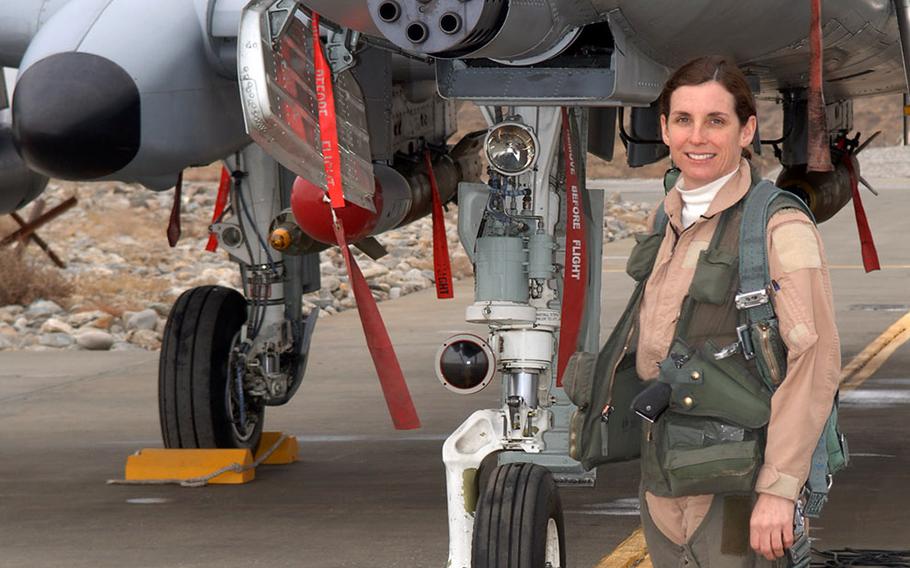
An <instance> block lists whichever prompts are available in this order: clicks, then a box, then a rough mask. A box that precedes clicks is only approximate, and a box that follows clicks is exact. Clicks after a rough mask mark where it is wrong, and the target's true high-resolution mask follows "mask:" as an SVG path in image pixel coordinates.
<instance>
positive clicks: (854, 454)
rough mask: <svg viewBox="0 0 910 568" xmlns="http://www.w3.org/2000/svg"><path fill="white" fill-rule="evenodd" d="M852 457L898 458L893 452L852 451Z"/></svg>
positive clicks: (813, 527) (813, 528)
mask: <svg viewBox="0 0 910 568" xmlns="http://www.w3.org/2000/svg"><path fill="white" fill-rule="evenodd" d="M850 457H851V458H896V457H897V456H895V455H893V454H868V453H865V454H864V453H859V454H858V453H855V452H850ZM812 530H815V525H813V526H812Z"/></svg>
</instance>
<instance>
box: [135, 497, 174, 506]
mask: <svg viewBox="0 0 910 568" xmlns="http://www.w3.org/2000/svg"><path fill="white" fill-rule="evenodd" d="M126 502H127V503H129V504H130V505H160V504H162V503H170V502H171V499H165V498H164V497H137V498H135V499H127V500H126Z"/></svg>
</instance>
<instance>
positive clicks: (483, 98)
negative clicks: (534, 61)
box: [436, 60, 650, 106]
mask: <svg viewBox="0 0 910 568" xmlns="http://www.w3.org/2000/svg"><path fill="white" fill-rule="evenodd" d="M436 78H437V81H438V84H439V94H440V95H442V96H443V97H446V98H455V99H466V100H472V101H475V102H477V103H478V104H488V105H497V104H500V105H562V106H584V105H593V106H607V105H623V104H631V101H617V100H608V99H605V97H604V94H605V93H610V92H612V91H613V84H614V79H615V74H614V73H613V70H611V69H597V68H553V67H548V68H533V67H470V66H467V65H465V64H464V63H462V62H459V61H448V60H437V61H436ZM648 102H650V101H648Z"/></svg>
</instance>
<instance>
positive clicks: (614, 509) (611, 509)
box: [566, 497, 640, 517]
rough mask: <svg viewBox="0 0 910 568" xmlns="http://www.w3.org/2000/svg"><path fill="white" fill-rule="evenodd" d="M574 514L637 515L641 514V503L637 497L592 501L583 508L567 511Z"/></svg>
mask: <svg viewBox="0 0 910 568" xmlns="http://www.w3.org/2000/svg"><path fill="white" fill-rule="evenodd" d="M566 513H568V514H574V515H602V516H607V517H633V516H634V517H637V516H638V515H639V514H640V505H639V503H638V498H637V497H628V498H625V499H617V500H615V501H610V502H608V503H590V504H587V505H583V506H582V508H581V509H573V510H570V511H566Z"/></svg>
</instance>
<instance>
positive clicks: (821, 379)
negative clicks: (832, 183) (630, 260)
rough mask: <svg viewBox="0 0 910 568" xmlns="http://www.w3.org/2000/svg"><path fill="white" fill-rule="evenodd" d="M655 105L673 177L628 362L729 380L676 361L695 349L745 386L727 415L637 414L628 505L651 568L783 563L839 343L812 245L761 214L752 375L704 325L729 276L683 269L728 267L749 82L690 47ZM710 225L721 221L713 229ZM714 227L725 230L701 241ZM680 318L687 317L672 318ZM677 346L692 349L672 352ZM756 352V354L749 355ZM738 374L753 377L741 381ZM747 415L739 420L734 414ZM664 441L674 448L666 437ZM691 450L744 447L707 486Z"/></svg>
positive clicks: (751, 126) (796, 216)
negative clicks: (763, 326)
mask: <svg viewBox="0 0 910 568" xmlns="http://www.w3.org/2000/svg"><path fill="white" fill-rule="evenodd" d="M660 114H661V116H660V120H661V129H662V135H663V141H664V142H665V143H666V144H667V146H669V148H670V155H671V157H672V159H673V162H674V163H675V164H676V166H677V167H678V168H679V170H680V175H679V177H678V179H677V181H676V182H675V185H674V186H673V187H672V189H671V190H670V191H669V192H668V195H667V197H666V198H665V200H664V203H663V205H664V211H665V213H666V216H667V218H668V224H667V228H666V231H665V233H663V235H662V237H658V238H659V239H660V245H659V247H658V248H657V253H656V257H653V258H654V264H653V268H652V269H651V271H650V275H649V276H647V283H646V286H645V289H644V295H643V298H642V301H641V305H640V309H639V312H638V318H639V319H638V325H637V329H638V330H639V332H638V333H639V335H638V342H637V357H636V368H637V373H638V376H639V377H640V378H641V379H642V380H645V381H648V380H654V379H657V378H658V376H659V375H661V374H662V373H664V372H667V373H670V374H673V373H677V372H685V373H688V374H686V375H684V376H683V378H682V379H680V380H682V381H689V382H691V383H692V385H691V386H692V388H693V389H695V390H693V391H692V392H701V391H697V388H699V387H700V385H698V384H696V383H697V380H698V379H702V382H703V383H704V386H708V382H711V381H713V383H714V384H715V385H717V384H721V383H723V384H726V385H732V384H734V383H733V382H731V381H727V380H721V381H718V380H717V379H715V378H712V377H710V376H705V377H704V378H702V377H701V376H700V373H699V372H696V371H692V372H691V373H689V371H688V370H687V369H689V368H692V367H690V364H691V361H689V358H690V357H695V358H696V359H697V357H698V356H699V354H701V355H702V356H703V357H704V358H707V359H710V361H708V362H706V363H705V364H704V365H705V366H704V368H705V369H707V368H712V369H713V368H715V367H718V368H719V367H723V366H724V365H726V367H725V368H727V369H728V370H729V369H733V368H734V367H735V368H737V369H739V371H735V370H734V371H731V372H732V374H733V375H735V376H737V377H739V379H740V380H741V381H745V382H744V383H743V384H742V385H740V386H744V387H745V390H742V391H741V392H743V393H753V394H749V395H748V396H745V394H744V395H743V396H740V397H739V398H734V399H733V400H735V401H736V402H735V403H734V404H728V405H726V406H727V408H722V407H719V408H720V414H723V413H724V412H727V411H729V412H731V413H732V416H733V417H734V418H736V417H737V416H738V415H737V413H739V414H740V415H742V416H741V420H731V419H729V416H726V415H724V416H722V417H721V418H723V419H714V418H712V417H710V416H708V417H705V416H704V415H703V414H704V413H701V414H699V413H698V412H695V413H694V414H693V415H691V416H683V415H681V414H678V413H664V415H662V417H661V418H659V419H658V420H657V421H656V422H654V423H653V424H646V426H645V436H644V437H643V442H642V444H643V447H642V506H641V516H642V523H643V527H644V533H645V537H646V540H647V543H648V549H649V552H650V555H651V559H652V562H653V564H654V566H656V567H658V568H663V567H671V566H673V567H675V566H721V567H724V568H727V567H730V568H732V567H737V566H744V567H745V566H776V565H778V564H779V563H783V562H784V560H781V559H783V557H784V556H785V552H786V550H787V549H788V548H789V547H790V546H791V545H792V544H793V541H794V530H793V523H794V509H795V504H796V502H797V500H798V498H799V496H800V492H801V489H802V488H803V485H804V483H805V482H806V479H807V476H808V475H809V471H810V461H811V458H812V455H813V450H814V449H815V447H816V445H817V443H818V441H819V436H820V435H821V433H822V431H823V428H824V427H825V423H826V420H827V419H828V416H829V413H830V412H831V408H832V402H833V400H834V397H835V393H836V391H837V387H838V377H839V375H840V360H841V359H840V345H839V339H838V334H837V328H836V327H835V322H834V308H833V302H832V297H831V283H830V278H829V275H828V268H827V264H826V261H825V254H824V248H823V245H822V241H821V239H820V237H819V235H818V232H817V231H816V228H815V225H814V223H813V221H812V220H811V219H810V218H809V216H807V214H806V213H804V212H803V211H802V210H801V209H799V208H798V207H788V208H783V209H781V210H779V211H777V212H775V213H774V214H773V215H771V216H770V218H769V220H768V221H767V245H768V248H767V264H768V268H769V271H770V277H771V282H772V286H770V287H769V291H770V295H771V298H770V301H771V302H772V304H773V308H774V313H775V314H776V318H777V323H778V326H777V329H776V330H771V331H774V332H776V333H777V338H778V339H777V341H778V343H781V342H782V350H781V353H782V356H781V359H780V360H779V361H778V364H776V365H775V364H770V363H769V361H770V360H766V361H765V364H764V367H763V368H762V373H763V374H764V375H763V377H759V376H758V374H759V373H758V372H757V371H758V369H759V364H756V363H755V359H753V360H752V362H751V363H750V362H749V361H747V360H746V357H744V356H742V354H740V353H736V351H737V350H738V349H741V346H739V345H738V344H737V343H736V335H735V333H733V329H732V328H735V324H732V325H730V326H728V327H730V328H731V329H725V330H723V333H720V332H716V333H715V331H716V330H715V331H712V330H711V329H710V328H711V327H712V326H719V323H718V322H720V321H724V319H725V318H726V317H727V315H725V314H728V313H729V315H730V317H741V316H740V315H737V311H736V308H735V307H734V303H735V302H734V296H735V295H736V293H737V289H736V287H735V284H736V282H734V285H733V287H732V288H731V287H730V286H729V285H728V284H727V282H726V281H725V282H722V283H720V285H718V283H717V282H711V281H708V282H698V281H696V283H695V284H694V285H693V279H696V273H697V272H698V270H697V269H700V267H702V266H703V265H705V264H711V263H713V264H712V265H711V266H709V267H707V268H705V269H704V272H702V273H701V274H702V276H704V274H708V275H711V274H714V275H722V276H724V278H727V279H728V280H729V279H730V278H737V275H736V272H735V269H736V266H737V264H736V262H735V254H736V252H737V250H738V249H736V248H735V247H732V248H730V247H728V249H729V250H727V253H729V254H726V256H724V254H725V253H724V248H723V247H724V245H723V241H724V239H727V238H729V239H736V242H737V243H738V231H737V230H736V229H738V225H737V223H740V222H741V220H742V214H741V213H736V211H737V210H738V208H740V207H741V204H742V203H743V202H744V199H745V197H746V195H747V194H748V193H749V192H750V191H751V190H752V189H753V188H754V187H755V186H756V184H757V183H758V182H759V181H760V179H759V178H758V177H757V176H756V175H755V174H754V172H753V171H752V169H751V165H750V163H749V159H748V158H749V153H748V150H747V149H746V148H747V147H748V146H749V145H750V144H751V143H752V140H753V136H754V134H755V131H756V117H755V115H756V111H755V101H754V99H753V96H752V92H751V90H750V88H749V86H748V84H747V82H746V79H745V77H744V76H743V74H742V73H741V72H740V70H739V69H738V68H737V67H736V66H735V65H734V64H732V63H731V62H730V61H728V60H726V59H724V58H722V57H717V56H712V57H702V58H699V59H696V60H694V61H691V62H689V63H687V64H686V65H684V66H683V67H681V68H680V69H679V70H677V71H676V72H675V73H674V74H673V76H672V77H671V78H670V79H669V81H667V83H666V85H665V86H664V89H663V92H662V93H661V96H660ZM725 219H726V220H725ZM723 224H725V225H726V227H727V228H725V229H719V226H721V225H723ZM730 227H734V229H730ZM719 230H724V231H725V232H724V234H723V235H720V236H719V237H718V238H716V239H715V238H714V237H715V236H716V232H717V231H719ZM727 235H729V237H728V236H727ZM759 242H760V241H759ZM655 244H656V243H655ZM731 258H732V259H733V260H731ZM724 262H726V263H727V265H731V263H732V266H733V268H732V269H730V268H729V266H727V269H726V271H724V267H725V265H724ZM712 271H713V272H712ZM715 278H716V277H715ZM711 295H714V296H715V297H714V298H711V297H710V296H711ZM690 296H698V297H697V298H696V303H698V302H701V304H700V305H702V306H704V307H705V309H704V310H703V315H702V316H701V320H700V321H699V316H697V315H693V313H692V307H691V306H689V305H688V304H687V302H690ZM701 296H706V297H701ZM724 306H727V307H726V308H725V307H724ZM725 309H726V310H727V311H726V312H725V311H724V310H725ZM711 310H714V311H711ZM696 312H697V309H696ZM704 314H707V316H706V315H704ZM712 314H713V315H712ZM681 318H684V319H689V320H692V321H688V322H684V323H687V325H686V326H681V325H680V323H681V322H680V319H681ZM740 321H741V320H740ZM693 326H694V328H698V329H694V328H693ZM699 326H700V327H699ZM712 333H714V334H715V335H724V334H725V337H727V338H729V337H731V334H732V338H733V343H731V344H730V345H728V346H726V347H727V351H725V352H723V353H721V351H723V349H722V348H724V347H725V345H722V343H724V342H726V341H727V340H728V339H725V340H724V341H723V342H722V341H719V340H718V341H706V340H705V338H706V337H713V336H712ZM754 337H755V335H754V333H753V338H754ZM679 346H685V347H684V349H692V351H691V353H689V352H682V353H678V352H677V350H678V349H679V348H680V347H679ZM760 347H761V345H756V346H755V348H756V349H759V348H760ZM783 348H785V350H784V349H783ZM668 354H669V355H668ZM712 354H713V356H712ZM730 354H732V356H729V357H728V356H727V355H730ZM760 355H761V354H760V353H759V356H758V357H757V358H756V359H759V360H760V359H761V356H760ZM671 358H672V359H671ZM699 369H701V367H699ZM775 372H776V373H777V375H775ZM737 373H738V374H737ZM743 373H745V374H743ZM749 373H751V379H754V381H756V383H755V385H758V386H755V385H751V386H750V385H749V384H746V383H749V381H750V375H749ZM705 374H706V375H707V374H708V373H707V371H705ZM661 376H662V377H663V375H661ZM743 376H745V377H746V378H745V379H743V378H742V377H743ZM762 378H764V379H766V380H767V379H769V378H770V380H771V381H773V383H774V384H773V388H768V389H767V391H765V392H766V394H765V396H766V398H765V400H764V412H765V413H766V415H765V416H764V420H762V418H761V416H760V414H761V408H760V407H761V404H759V405H758V406H755V408H756V409H758V410H754V411H749V410H746V407H748V406H749V404H751V402H750V401H747V400H746V399H747V398H750V397H753V398H754V396H753V395H755V393H758V394H757V395H755V396H759V397H760V395H761V390H760V389H761V383H760V381H761V380H762ZM662 380H663V378H662ZM709 380H710V381H709ZM752 387H755V388H752ZM731 388H732V387H731ZM750 388H751V389H752V390H751V391H750V390H749V389H750ZM771 392H773V395H771V394H770V393H771ZM699 396H701V395H700V394H695V395H693V396H692V397H689V398H688V399H683V402H682V405H683V406H686V405H689V406H694V407H695V408H696V409H697V408H698V404H699V402H700V400H698V398H699ZM705 396H708V395H705ZM710 396H720V397H721V398H722V397H723V396H729V395H724V394H723V393H721V394H719V395H718V394H717V393H713V394H711V395H710ZM737 396H738V395H737ZM693 397H694V398H693ZM767 397H770V405H768V401H767ZM750 400H751V398H750ZM701 402H704V401H701ZM747 403H748V404H747ZM715 404H720V403H717V402H716V401H715ZM705 405H708V406H710V402H704V404H703V406H702V407H701V408H702V410H704V408H705ZM721 406H723V405H721ZM768 406H770V411H768ZM750 412H751V413H752V414H751V415H750V416H746V415H749V413H750ZM768 412H770V414H767V413H768ZM670 414H673V415H674V416H675V417H676V418H675V420H676V421H675V422H673V420H674V419H671V418H667V416H668V415H670ZM750 421H754V422H755V424H750ZM661 422H664V424H661ZM737 422H741V424H739V425H737ZM762 422H763V423H762ZM760 423H762V424H761V426H759V427H756V428H751V429H750V428H749V427H743V426H742V424H746V426H749V425H752V426H756V425H758V424H760ZM712 437H713V438H712ZM715 438H716V439H722V440H725V441H732V442H733V443H731V444H729V445H726V446H710V445H708V442H706V440H708V441H710V440H709V439H715ZM692 440H697V443H698V444H705V448H707V449H705V448H701V449H699V450H697V451H692V452H689V453H686V452H685V451H683V450H680V449H679V448H686V447H687V446H686V444H687V443H690V442H692ZM674 444H677V445H678V446H679V447H678V448H675V449H674V447H673V445H674ZM674 452H676V453H674ZM698 452H701V454H699V455H704V454H705V452H708V453H712V452H713V453H712V454H711V455H714V456H715V457H717V456H719V457H718V458H717V459H720V460H721V461H723V460H727V461H726V462H724V463H726V464H727V465H728V466H730V464H739V465H740V466H743V465H744V464H746V462H748V461H749V460H753V459H754V462H755V465H754V470H753V471H752V473H751V474H749V475H748V476H747V477H748V481H747V482H746V483H747V484H748V485H746V486H739V485H737V483H740V482H741V479H740V480H739V481H735V480H734V481H732V482H731V481H730V480H729V479H724V480H722V481H718V482H717V483H714V484H712V483H713V482H712V481H709V480H708V479H706V478H705V477H704V476H708V475H709V473H710V468H711V467H713V466H712V463H714V462H712V463H708V462H710V460H708V461H705V462H704V463H701V462H698V459H696V457H695V456H696V454H697V453H698ZM737 452H740V453H739V454H738V453H737ZM742 452H745V453H742ZM749 452H752V453H749ZM753 456H754V458H753ZM712 459H714V458H712ZM737 460H739V461H737ZM743 460H745V461H743ZM716 463H720V462H716ZM716 463H714V465H716ZM699 467H701V468H702V469H701V470H700V469H699ZM730 467H733V466H730ZM673 468H676V469H673ZM705 468H707V469H705ZM715 469H716V468H715ZM734 469H735V468H734ZM700 472H703V473H700ZM715 473H716V472H715ZM710 474H711V475H714V473H710ZM750 485H751V487H749V486H750Z"/></svg>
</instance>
